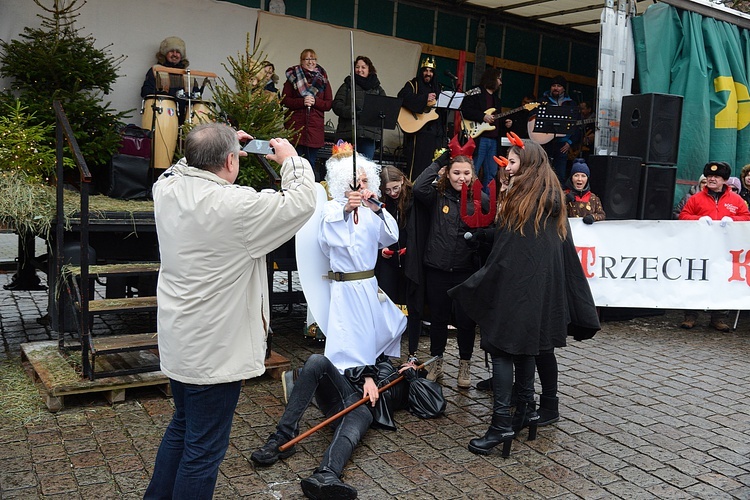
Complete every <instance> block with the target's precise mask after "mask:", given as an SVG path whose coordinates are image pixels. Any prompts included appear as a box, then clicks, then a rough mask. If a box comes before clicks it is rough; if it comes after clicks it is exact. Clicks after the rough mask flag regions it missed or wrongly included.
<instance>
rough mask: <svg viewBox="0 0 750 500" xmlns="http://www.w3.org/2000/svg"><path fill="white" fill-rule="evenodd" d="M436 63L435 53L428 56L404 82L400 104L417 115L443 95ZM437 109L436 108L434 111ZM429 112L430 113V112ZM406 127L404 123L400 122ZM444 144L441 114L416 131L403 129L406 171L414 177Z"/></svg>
mask: <svg viewBox="0 0 750 500" xmlns="http://www.w3.org/2000/svg"><path fill="white" fill-rule="evenodd" d="M436 67H437V64H436V63H435V58H434V57H425V58H424V59H423V60H422V63H421V64H420V66H419V71H417V76H416V77H415V78H412V79H411V80H409V81H408V82H406V84H405V85H404V88H402V89H401V91H400V92H399V93H398V97H399V98H401V99H402V100H403V102H402V103H401V106H402V107H403V108H404V109H405V110H407V111H408V112H410V114H411V115H413V116H414V117H418V118H422V117H420V116H419V115H424V114H426V113H427V112H430V111H432V110H430V108H431V107H433V106H435V104H437V98H438V96H439V95H440V84H439V83H438V82H437V79H436V77H435V69H436ZM432 113H434V111H432ZM428 116H429V115H428ZM399 124H400V125H401V126H402V128H403V126H404V125H403V124H402V123H400V122H399ZM442 145H443V120H442V119H441V118H440V117H439V115H434V118H432V119H430V120H425V122H424V125H422V127H421V128H420V129H419V130H417V131H416V132H414V133H411V134H409V133H406V132H404V158H405V159H406V170H405V171H404V173H405V174H406V176H407V177H409V179H410V180H412V181H413V180H415V179H416V178H417V177H419V174H421V173H422V171H423V170H424V169H425V168H427V167H428V166H429V165H430V164H431V163H432V159H433V157H434V155H435V150H436V149H439V148H441V147H442Z"/></svg>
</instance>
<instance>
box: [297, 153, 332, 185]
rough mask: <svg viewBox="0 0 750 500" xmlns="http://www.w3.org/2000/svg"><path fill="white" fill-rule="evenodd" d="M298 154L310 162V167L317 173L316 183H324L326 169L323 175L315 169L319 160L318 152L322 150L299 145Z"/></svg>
mask: <svg viewBox="0 0 750 500" xmlns="http://www.w3.org/2000/svg"><path fill="white" fill-rule="evenodd" d="M296 149H297V154H298V155H300V156H301V157H303V158H306V159H307V161H309V162H310V166H311V167H312V169H313V172H314V173H315V180H316V181H322V180H323V179H325V176H326V174H325V169H323V172H322V173H319V172H318V170H317V169H316V168H315V161H316V160H317V159H318V150H319V149H320V148H309V147H307V146H302V145H299V146H297V148H296Z"/></svg>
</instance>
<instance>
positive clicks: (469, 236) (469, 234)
mask: <svg viewBox="0 0 750 500" xmlns="http://www.w3.org/2000/svg"><path fill="white" fill-rule="evenodd" d="M464 239H465V240H466V241H471V240H473V239H474V235H473V234H472V232H471V231H466V232H465V233H464Z"/></svg>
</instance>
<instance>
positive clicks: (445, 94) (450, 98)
mask: <svg viewBox="0 0 750 500" xmlns="http://www.w3.org/2000/svg"><path fill="white" fill-rule="evenodd" d="M465 95H466V94H464V93H463V92H456V91H450V92H449V91H447V90H443V91H441V92H440V94H439V95H438V99H437V106H436V107H438V108H444V109H459V108H460V107H461V103H462V102H463V100H464V96H465Z"/></svg>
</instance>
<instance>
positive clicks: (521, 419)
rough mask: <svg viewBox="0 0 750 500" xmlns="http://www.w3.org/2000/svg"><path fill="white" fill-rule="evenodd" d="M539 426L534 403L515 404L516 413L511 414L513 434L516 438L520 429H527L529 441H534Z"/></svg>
mask: <svg viewBox="0 0 750 500" xmlns="http://www.w3.org/2000/svg"><path fill="white" fill-rule="evenodd" d="M537 425H539V414H538V413H537V412H536V403H535V402H534V401H531V402H521V401H519V402H518V403H517V404H516V412H515V413H514V414H513V432H514V434H515V435H516V436H517V435H518V433H519V432H521V429H524V428H525V427H528V428H529V439H528V440H529V441H533V440H535V439H536V428H537Z"/></svg>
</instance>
